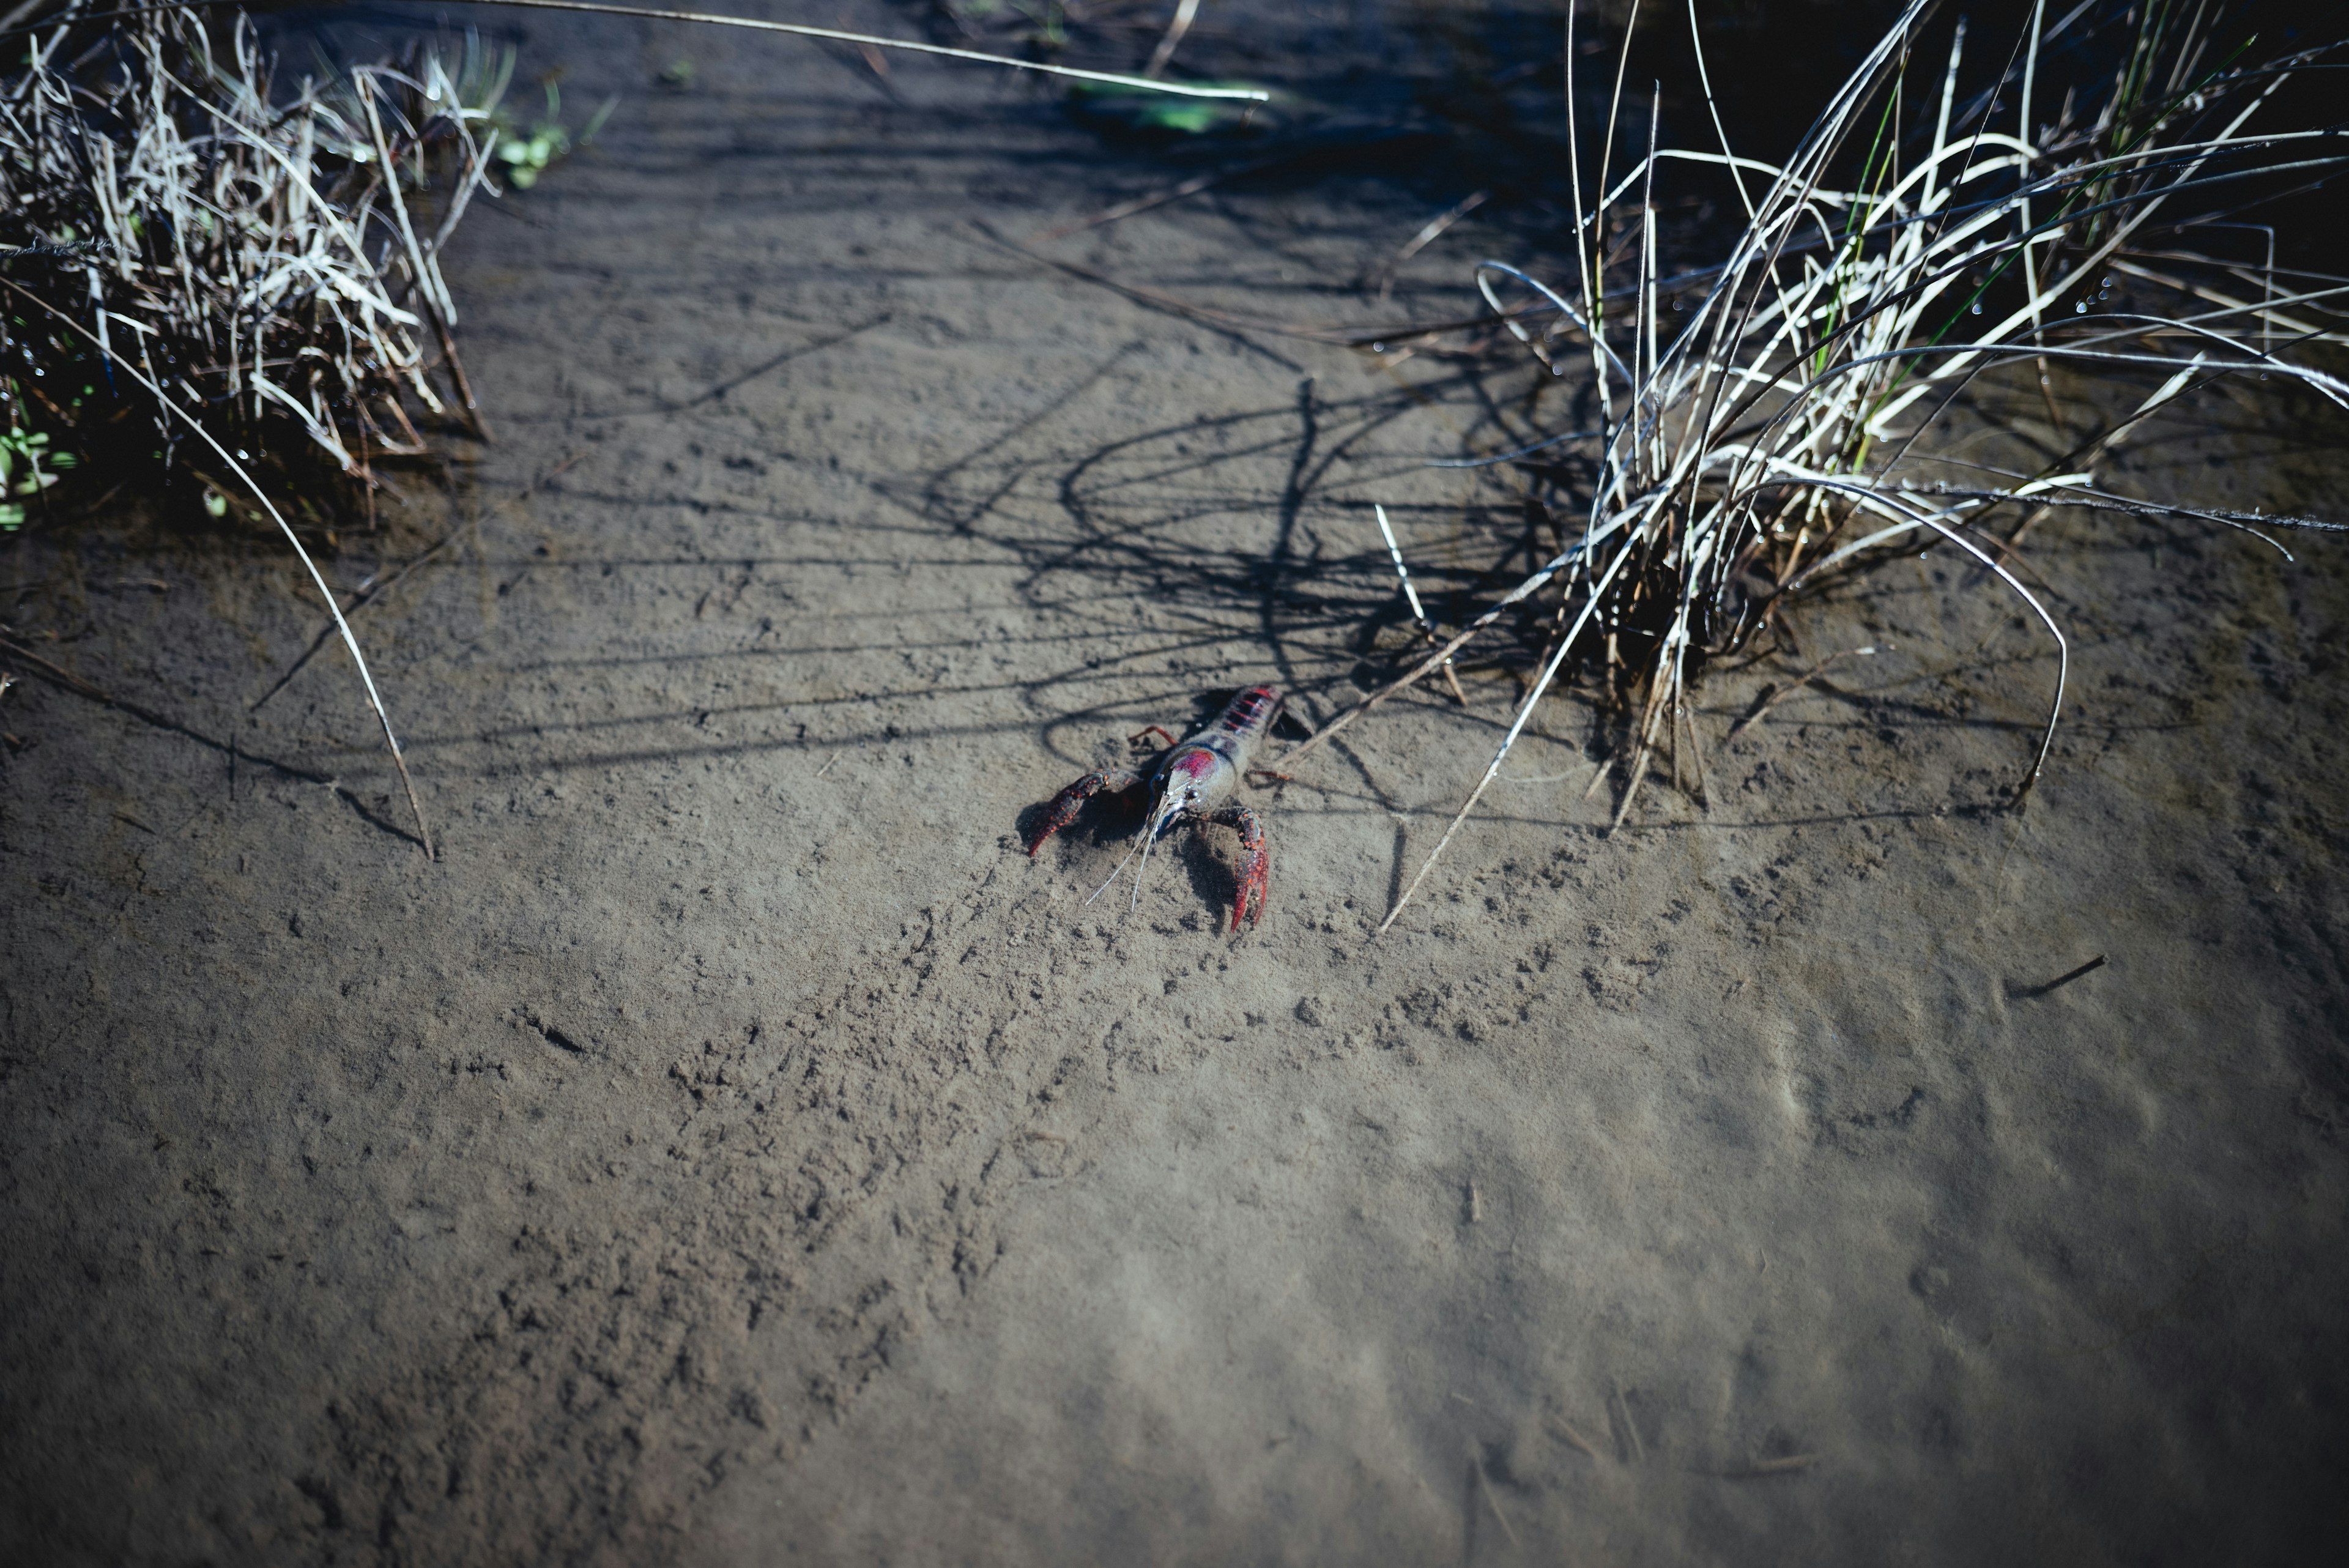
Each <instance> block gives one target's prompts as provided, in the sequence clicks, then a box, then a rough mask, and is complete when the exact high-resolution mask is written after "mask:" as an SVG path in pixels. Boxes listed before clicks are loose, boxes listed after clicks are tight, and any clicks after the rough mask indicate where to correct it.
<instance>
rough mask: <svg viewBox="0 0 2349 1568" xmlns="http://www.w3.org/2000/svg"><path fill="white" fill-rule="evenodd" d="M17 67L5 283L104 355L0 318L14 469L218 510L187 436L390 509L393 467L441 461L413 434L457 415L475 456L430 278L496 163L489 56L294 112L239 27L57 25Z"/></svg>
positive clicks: (352, 85) (200, 451)
mask: <svg viewBox="0 0 2349 1568" xmlns="http://www.w3.org/2000/svg"><path fill="white" fill-rule="evenodd" d="M21 41H22V43H23V44H24V46H25V48H26V55H25V58H24V63H23V65H22V67H20V68H19V69H17V70H16V71H15V72H13V73H12V74H10V75H9V76H8V77H7V78H5V80H0V212H5V218H0V223H5V231H0V239H5V240H7V241H9V242H12V243H14V244H16V245H18V246H20V247H22V248H21V250H20V252H19V254H17V255H16V257H13V258H12V259H11V260H10V262H9V263H8V265H7V267H6V272H5V275H6V277H7V279H8V281H9V283H10V285H11V286H12V287H13V288H15V289H16V291H17V292H18V293H19V294H20V295H21V296H26V297H27V298H29V299H34V300H37V301H39V302H40V303H41V304H42V305H45V306H48V307H50V309H51V310H52V311H55V312H60V313H62V314H63V315H64V316H65V317H67V318H69V319H71V320H74V321H78V322H83V323H87V324H88V326H89V327H91V328H92V331H93V334H94V336H95V338H96V342H95V344H94V345H93V344H88V343H84V342H82V341H81V340H80V339H79V338H78V337H75V336H74V335H73V334H70V333H67V332H66V331H64V330H62V328H60V327H58V326H57V323H56V322H54V321H52V320H50V319H48V318H47V316H46V315H44V314H43V313H41V312H38V311H35V312H31V313H29V314H28V313H27V312H26V310H25V309H24V308H22V307H21V306H19V307H18V308H15V309H12V310H10V311H8V312H7V313H6V314H5V316H0V422H5V425H6V427H7V431H8V432H9V433H8V436H7V438H6V439H7V440H8V441H9V443H10V445H11V447H12V449H14V450H16V452H18V454H19V455H20V456H21V455H23V449H24V446H25V443H26V442H28V441H31V440H32V439H33V438H35V437H36V436H37V435H46V436H47V438H48V441H49V443H50V450H51V451H52V452H74V453H76V454H78V455H79V456H81V457H82V458H83V459H85V460H86V461H87V462H93V463H95V462H101V461H102V462H104V463H105V465H106V466H107V468H108V470H109V472H111V473H114V474H116V475H120V474H123V473H125V472H129V471H131V470H133V469H135V468H138V467H140V466H142V465H154V466H151V467H150V472H153V473H154V474H155V475H156V476H157V477H158V478H159V479H162V480H165V481H168V480H169V478H170V476H171V474H172V472H174V471H175V470H176V469H179V468H181V467H185V468H187V469H190V470H191V471H192V472H193V473H194V475H195V477H196V478H197V479H198V481H199V482H200V484H201V486H202V489H203V490H204V491H205V492H206V493H210V494H212V495H225V494H227V493H230V491H231V489H232V486H230V485H229V484H228V483H225V481H224V479H223V478H222V475H221V472H220V470H219V465H218V464H217V463H216V462H213V461H212V457H211V454H210V452H209V450H208V448H207V447H206V445H205V444H204V443H202V442H192V441H190V427H191V421H192V423H193V424H194V425H197V426H201V428H202V429H203V430H204V431H208V432H210V433H211V434H212V435H213V436H215V437H217V438H219V440H220V442H221V444H222V446H223V447H225V448H227V449H229V450H231V451H235V452H243V453H244V454H245V456H244V457H243V459H241V460H240V461H242V462H245V463H247V464H248V465H251V466H254V467H255V468H257V469H260V470H263V471H264V472H267V471H275V472H279V473H280V474H281V476H283V477H285V478H287V479H289V480H291V481H292V482H293V483H294V485H295V488H296V489H297V490H299V491H300V492H302V493H305V494H306V495H310V496H313V497H316V496H319V495H321V494H327V495H331V494H333V493H335V487H339V490H340V492H341V494H342V495H343V497H344V498H345V499H347V500H348V499H356V498H357V497H358V496H361V495H365V496H367V497H370V498H371V497H372V495H373V494H374V493H376V492H377V491H378V490H379V489H381V488H382V481H381V477H380V475H379V473H378V466H379V464H381V463H382V462H384V461H385V460H387V459H400V458H414V457H419V456H422V455H424V454H425V453H426V452H428V451H429V444H428V441H427V438H426V437H425V435H424V434H423V433H422V432H421V431H420V430H419V421H426V422H429V420H430V419H432V418H434V417H447V416H450V415H451V414H453V413H458V412H460V411H461V413H463V414H464V415H466V416H469V417H471V419H472V420H473V421H475V424H476V429H477V431H478V414H477V412H475V410H473V407H472V403H473V400H472V397H471V389H470V387H469V386H468V384H467V382H466V379H465V375H464V369H463V367H462V365H461V363H460V361H459V360H458V358H457V357H456V350H455V343H454V340H453V338H452V337H451V329H452V328H453V327H454V326H455V324H456V321H457V305H456V301H455V299H454V298H453V297H452V296H451V295H450V290H449V286H448V282H447V280H446V279H445V278H444V277H443V276H442V275H441V271H440V252H441V250H442V248H443V247H444V246H445V245H446V244H447V243H448V241H449V238H450V234H452V233H453V232H454V231H455V229H456V227H457V225H458V223H459V222H460V220H461V219H462V218H463V216H464V214H465V212H466V209H467V206H468V204H469V203H470V202H471V200H472V198H473V196H474V195H475V194H476V192H479V191H481V190H482V189H483V188H485V187H486V186H487V185H488V182H489V178H490V173H491V171H492V167H493V164H492V158H493V155H494V154H495V152H496V151H497V142H498V140H499V136H498V131H497V129H496V127H495V125H494V124H493V123H492V119H491V111H492V109H493V108H494V97H495V94H494V92H492V93H491V94H490V95H489V98H490V101H488V102H487V103H484V102H483V101H482V100H481V98H480V96H478V95H479V89H481V88H482V87H483V86H484V85H486V83H487V80H488V78H487V77H486V76H485V73H484V72H483V70H482V69H481V67H480V65H479V63H478V61H477V60H476V59H474V58H473V56H474V55H475V54H477V52H478V51H473V50H469V51H467V58H466V59H465V60H463V61H462V62H460V64H459V65H458V66H457V67H456V68H455V69H453V70H452V69H451V68H450V65H449V64H448V63H446V62H445V61H444V60H443V58H442V57H441V55H440V52H439V51H436V50H433V49H430V48H419V49H417V50H415V51H413V52H411V54H410V55H409V56H408V57H406V58H404V59H401V60H398V61H395V62H390V63H386V64H381V65H376V66H367V67H359V68H357V69H356V70H353V71H351V72H350V73H348V74H347V75H346V76H340V77H335V78H329V79H327V80H325V81H319V80H316V79H305V80H303V81H302V82H301V84H300V85H299V88H298V89H296V90H295V91H293V92H291V93H290V94H280V93H278V92H276V91H274V88H276V86H277V84H276V82H275V81H274V79H273V78H274V62H273V61H272V60H270V59H269V58H267V57H264V54H263V53H262V51H261V48H260V47H259V44H258V41H257V39H256V37H255V35H254V30H253V26H252V24H251V22H250V21H249V20H248V19H247V18H246V17H245V16H243V13H242V12H235V13H232V14H230V15H228V16H225V17H222V16H213V15H210V14H208V13H207V12H206V11H205V10H203V9H200V8H197V7H186V6H173V7H170V8H166V9H162V10H156V11H150V12H145V13H140V14H137V15H133V16H129V17H125V18H118V19H117V20H115V21H114V22H112V23H111V24H105V23H98V24H92V23H77V22H75V21H74V20H72V18H71V15H70V13H68V15H67V16H66V17H64V18H62V19H60V20H59V21H58V22H57V23H56V24H55V25H54V26H50V27H47V28H46V29H41V30H36V31H35V32H33V33H31V34H29V35H26V36H25V37H24V38H23V39H22V40H21ZM469 92H471V93H473V94H475V96H474V97H473V99H472V100H471V101H470V102H469V101H468V95H469ZM117 357H119V358H123V359H126V360H128V361H129V362H130V363H131V364H134V365H136V366H137V367H138V368H139V369H140V371H141V373H142V376H143V378H144V380H145V382H146V383H148V384H150V385H152V386H153V387H156V388H159V389H162V390H161V391H160V392H159V393H156V394H152V395H150V394H147V393H145V392H143V391H142V390H141V389H140V385H139V384H138V383H136V382H132V381H130V380H129V379H126V378H125V377H124V376H123V375H122V374H121V373H120V372H119V370H118V369H117V368H116V366H115V364H114V363H113V361H114V359H115V358H117ZM436 382H437V383H438V384H436ZM452 404H453V405H454V406H453V407H452ZM126 415H129V416H133V417H132V418H125V416H126ZM141 426H143V427H145V429H144V431H143V433H142V431H141V429H140V427H141ZM322 481H323V482H325V483H324V487H322Z"/></svg>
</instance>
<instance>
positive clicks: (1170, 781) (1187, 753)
mask: <svg viewBox="0 0 2349 1568" xmlns="http://www.w3.org/2000/svg"><path fill="white" fill-rule="evenodd" d="M1283 701H1285V699H1283V698H1282V696H1281V694H1280V693H1279V692H1278V691H1275V690H1274V689H1273V688H1271V687H1269V686H1251V687H1249V688H1248V689H1247V691H1243V692H1241V693H1240V694H1239V695H1238V696H1237V697H1235V698H1233V699H1232V700H1231V701H1230V702H1229V703H1228V704H1227V705H1226V707H1225V709H1224V711H1222V712H1221V713H1219V714H1217V715H1216V720H1215V722H1213V723H1211V724H1209V725H1208V726H1207V727H1206V729H1204V730H1201V731H1200V732H1198V733H1196V734H1195V735H1193V736H1191V737H1190V738H1189V739H1187V740H1183V741H1177V740H1176V739H1175V738H1174V736H1173V735H1170V734H1168V733H1167V732H1165V731H1164V730H1163V729H1161V728H1160V727H1159V726H1157V725H1156V724H1153V725H1151V726H1150V727H1149V728H1148V729H1145V730H1143V731H1142V732H1140V733H1138V734H1136V735H1134V736H1133V740H1134V741H1137V742H1138V741H1140V740H1141V739H1142V737H1143V735H1149V734H1155V735H1157V736H1158V737H1159V738H1160V739H1161V740H1163V741H1164V742H1166V749H1165V750H1164V751H1162V752H1159V753H1156V754H1155V755H1154V756H1153V757H1151V758H1150V759H1149V761H1148V762H1147V763H1145V764H1144V765H1143V766H1142V767H1140V768H1138V769H1136V768H1102V769H1101V770H1099V771H1097V772H1094V773H1090V774H1086V775H1085V776H1084V777H1082V778H1081V779H1079V780H1078V781H1077V782H1076V783H1074V784H1071V785H1070V786H1069V787H1068V788H1066V789H1064V790H1062V791H1061V793H1060V794H1056V795H1054V796H1053V797H1052V804H1051V805H1050V806H1048V807H1046V808H1045V812H1044V818H1043V821H1042V823H1041V824H1040V826H1038V827H1037V829H1036V833H1035V836H1034V837H1032V838H1030V839H1029V841H1028V853H1029V855H1030V857H1033V856H1034V855H1035V853H1036V851H1038V850H1039V849H1041V848H1042V847H1043V846H1044V841H1045V840H1046V839H1048V838H1050V837H1051V836H1052V835H1054V834H1055V833H1058V832H1060V831H1061V829H1062V828H1064V827H1066V826H1069V824H1071V822H1074V821H1075V820H1076V819H1077V812H1078V811H1079V809H1080V808H1081V807H1082V806H1083V805H1084V803H1085V802H1086V801H1088V800H1091V799H1092V797H1093V796H1095V795H1097V794H1116V795H1122V794H1133V792H1134V791H1136V790H1146V791H1148V792H1149V794H1148V795H1147V797H1146V799H1147V804H1148V807H1149V815H1148V819H1147V821H1146V822H1145V823H1144V825H1143V836H1142V842H1141V843H1140V844H1139V845H1136V846H1134V848H1133V850H1129V851H1128V852H1127V854H1126V857H1125V860H1121V861H1119V862H1118V867H1117V871H1112V872H1111V873H1110V875H1109V882H1104V883H1102V885H1101V886H1100V887H1099V888H1095V889H1094V891H1093V896H1092V897H1093V898H1100V897H1101V896H1102V894H1103V893H1105V892H1107V891H1109V887H1110V882H1114V881H1116V880H1117V877H1118V872H1119V871H1123V870H1124V869H1125V863H1126V860H1131V859H1133V857H1134V855H1135V854H1137V853H1138V854H1139V855H1141V857H1142V865H1141V866H1140V867H1138V868H1136V870H1135V871H1134V873H1133V900H1134V902H1135V903H1139V902H1140V901H1141V898H1142V873H1143V871H1146V870H1148V869H1149V868H1150V846H1151V845H1152V844H1153V843H1154V841H1156V839H1157V838H1158V837H1159V836H1161V835H1163V834H1164V832H1165V831H1166V830H1167V829H1168V828H1169V827H1172V826H1174V823H1175V821H1176V819H1177V818H1183V817H1187V818H1189V819H1190V820H1192V821H1194V822H1214V823H1220V824H1222V825H1223V826H1226V827H1236V828H1237V829H1239V835H1240V869H1239V898H1238V899H1237V901H1236V902H1235V903H1234V904H1233V905H1232V929H1233V930H1234V931H1237V930H1238V929H1240V920H1241V919H1242V918H1243V917H1245V918H1246V919H1247V920H1248V922H1249V923H1250V924H1254V923H1255V922H1256V921H1257V919H1260V918H1261V917H1262V916H1263V914H1264V898H1265V891H1266V889H1267V888H1268V886H1269V883H1270V879H1271V876H1272V857H1271V856H1270V855H1268V853H1266V851H1265V847H1264V825H1263V824H1261V823H1259V822H1257V819H1256V813H1255V812H1253V811H1250V810H1249V809H1248V808H1247V806H1245V805H1241V804H1240V803H1239V802H1238V801H1237V800H1232V799H1230V798H1228V797H1229V796H1230V795H1231V794H1232V793H1233V791H1234V790H1235V789H1237V787H1238V785H1239V783H1240V780H1241V778H1242V777H1243V776H1246V775H1247V774H1257V773H1264V772H1266V771H1267V770H1264V769H1261V768H1251V767H1249V766H1248V758H1249V757H1250V756H1251V755H1252V754H1254V753H1255V751H1256V747H1257V742H1259V741H1261V740H1263V739H1264V736H1265V733H1266V732H1268V731H1269V730H1270V729H1271V728H1272V722H1273V720H1275V719H1276V718H1278V716H1279V714H1280V709H1281V704H1282V702H1283ZM1270 776H1274V777H1278V776H1279V775H1278V774H1273V775H1270ZM1085 902H1087V903H1091V902H1092V898H1088V899H1086V900H1085Z"/></svg>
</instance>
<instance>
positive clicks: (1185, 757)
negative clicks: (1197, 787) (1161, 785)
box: [1166, 751, 1221, 791]
mask: <svg viewBox="0 0 2349 1568" xmlns="http://www.w3.org/2000/svg"><path fill="white" fill-rule="evenodd" d="M1220 760H1221V759H1220V758H1218V757H1217V756H1216V754H1215V753H1213V752H1206V751H1199V752H1185V753H1183V754H1182V755H1181V756H1179V757H1176V758H1175V759H1174V761H1173V762H1172V763H1168V764H1167V765H1166V782H1167V785H1168V787H1169V789H1170V791H1171V790H1172V789H1173V788H1174V787H1175V786H1176V785H1177V784H1179V783H1180V782H1184V781H1187V782H1190V783H1194V784H1198V783H1204V782H1206V777H1207V775H1208V774H1212V773H1214V772H1215V771H1216V763H1217V762H1219V761H1220Z"/></svg>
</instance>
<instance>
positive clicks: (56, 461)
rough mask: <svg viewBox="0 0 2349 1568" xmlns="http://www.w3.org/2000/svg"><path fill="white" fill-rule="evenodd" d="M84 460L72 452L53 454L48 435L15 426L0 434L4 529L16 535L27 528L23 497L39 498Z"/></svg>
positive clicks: (0, 505)
mask: <svg viewBox="0 0 2349 1568" xmlns="http://www.w3.org/2000/svg"><path fill="white" fill-rule="evenodd" d="M79 461H80V460H79V459H78V458H77V457H75V456H74V454H73V453H71V452H51V451H50V450H49V434H48V432H47V431H28V430H26V429H24V428H23V427H21V426H13V425H12V426H11V427H9V429H8V431H6V433H5V434H0V497H5V499H0V529H5V530H8V531H10V532H14V531H15V530H16V529H18V528H21V527H23V526H24V525H25V504H24V502H23V501H21V500H18V499H17V497H19V496H35V495H38V494H40V493H41V492H43V491H44V490H47V488H48V487H49V486H50V485H52V484H55V483H57V478H58V476H59V475H60V474H61V473H62V472H64V471H65V470H67V469H69V468H71V467H73V466H74V464H75V463H77V462H79Z"/></svg>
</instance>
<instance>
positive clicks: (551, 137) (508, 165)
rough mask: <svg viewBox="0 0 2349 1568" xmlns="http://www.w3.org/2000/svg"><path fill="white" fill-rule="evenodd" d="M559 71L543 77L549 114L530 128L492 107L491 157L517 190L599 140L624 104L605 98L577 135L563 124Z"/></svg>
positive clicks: (509, 62)
mask: <svg viewBox="0 0 2349 1568" xmlns="http://www.w3.org/2000/svg"><path fill="white" fill-rule="evenodd" d="M512 69H513V55H512V50H509V51H507V54H506V57H505V61H504V70H505V72H506V73H507V74H508V75H511V74H512ZM691 77H692V67H690V66H689V65H688V67H687V79H688V80H690V79H691ZM558 79H559V73H556V72H553V71H550V72H548V73H547V75H546V76H545V77H544V78H542V80H543V84H544V86H545V88H546V114H545V116H544V117H543V119H540V120H539V122H538V123H537V124H536V125H534V126H533V127H531V129H530V130H527V131H524V130H520V129H519V128H518V127H517V125H516V124H515V122H514V120H513V119H512V116H511V115H509V114H507V113H506V112H505V111H504V110H503V109H502V108H501V107H499V105H498V104H497V103H496V101H495V100H494V99H493V100H492V103H491V104H490V106H489V108H488V115H489V120H490V127H491V130H492V131H493V132H494V140H493V141H492V151H491V156H492V157H493V158H495V159H496V160H497V161H499V162H501V163H502V164H504V165H505V173H506V182H507V183H508V184H510V185H512V187H513V188H514V189H515V190H517V191H527V190H529V189H530V188H531V187H532V186H533V185H535V184H537V183H538V177H539V176H540V175H541V174H543V173H545V172H546V171H547V170H548V169H549V168H550V167H551V166H553V165H554V163H555V162H556V161H558V160H560V159H563V158H567V157H569V156H570V155H571V153H573V152H574V151H576V150H578V149H579V148H582V147H585V146H586V145H587V144H588V143H589V142H591V141H593V140H595V133H596V132H597V131H599V130H603V129H604V122H605V120H607V119H611V118H612V111H613V110H614V109H617V108H618V107H619V106H620V100H619V99H616V98H607V99H605V100H604V105H603V107H602V108H601V109H597V110H596V111H595V113H594V114H593V115H592V116H590V117H589V118H588V120H587V123H586V124H585V125H583V126H581V127H580V128H579V131H578V134H577V135H575V136H574V135H573V134H572V132H571V131H570V130H567V129H565V127H564V123H563V89H562V88H561V87H560V86H558V85H557V83H558ZM502 89H503V83H502V82H501V83H500V91H501V93H502Z"/></svg>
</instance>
